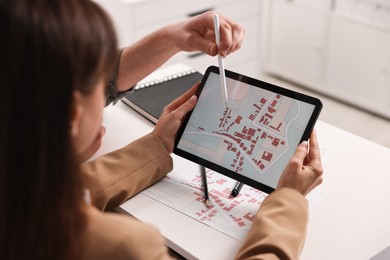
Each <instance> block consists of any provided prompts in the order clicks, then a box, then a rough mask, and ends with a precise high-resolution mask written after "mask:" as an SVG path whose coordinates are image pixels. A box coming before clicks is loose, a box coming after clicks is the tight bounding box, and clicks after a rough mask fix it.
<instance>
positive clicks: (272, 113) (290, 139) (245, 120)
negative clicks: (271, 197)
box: [178, 73, 315, 188]
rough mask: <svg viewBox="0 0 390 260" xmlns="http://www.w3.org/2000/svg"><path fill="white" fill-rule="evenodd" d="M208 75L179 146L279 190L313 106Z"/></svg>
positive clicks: (212, 74) (235, 81)
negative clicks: (224, 96)
mask: <svg viewBox="0 0 390 260" xmlns="http://www.w3.org/2000/svg"><path fill="white" fill-rule="evenodd" d="M227 89H228V97H229V100H228V105H227V106H225V103H224V102H223V101H222V96H221V90H220V87H219V75H217V74H215V73H210V76H209V79H208V81H207V82H206V84H205V86H204V89H203V90H202V94H201V96H200V98H199V100H198V102H197V105H196V107H195V108H194V110H193V112H192V115H191V118H190V119H189V121H188V123H187V126H186V128H185V130H184V132H183V135H182V137H181V139H180V142H179V143H178V148H180V149H181V150H184V151H188V152H190V153H192V154H195V155H196V156H199V157H201V158H203V159H206V160H208V161H211V162H213V163H215V164H218V165H221V166H223V167H225V168H227V169H230V170H231V171H233V172H235V173H237V174H241V175H244V176H246V177H248V178H251V179H253V180H255V181H258V182H261V183H264V184H266V185H268V186H270V187H273V188H275V187H276V185H277V182H278V180H279V177H280V175H281V173H282V172H283V169H284V168H285V166H286V165H287V163H288V161H289V160H290V158H291V156H292V155H293V153H294V152H295V149H296V147H297V145H298V144H299V141H300V140H301V138H302V135H303V132H304V130H305V127H306V125H307V123H308V121H309V120H310V116H311V114H312V112H313V110H314V108H315V107H314V105H311V104H308V103H306V102H303V101H298V100H294V99H292V98H290V97H286V96H283V95H281V94H277V93H274V92H271V91H268V90H265V89H261V88H258V87H254V86H251V85H249V84H247V83H244V82H240V81H237V80H233V79H231V78H227Z"/></svg>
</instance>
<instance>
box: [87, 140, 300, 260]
mask: <svg viewBox="0 0 390 260" xmlns="http://www.w3.org/2000/svg"><path fill="white" fill-rule="evenodd" d="M172 167H173V166H172V158H171V157H170V155H169V154H168V152H167V151H166V149H165V148H164V146H163V145H162V144H161V142H160V140H159V139H158V138H157V137H155V136H154V135H153V134H148V135H146V136H144V137H142V138H141V139H139V140H137V141H135V142H133V143H131V144H129V145H127V146H126V147H124V148H122V149H120V150H117V151H114V152H112V153H109V154H106V155H103V156H102V157H100V158H98V159H96V160H95V161H92V162H89V163H85V164H84V165H83V177H84V179H85V183H86V186H87V187H86V188H88V189H89V190H90V192H91V199H92V204H93V206H92V205H89V206H87V209H86V212H87V228H86V234H85V246H84V247H83V248H84V249H83V259H96V260H97V259H148V260H150V259H171V256H170V255H169V254H168V250H167V247H166V245H165V240H164V238H163V237H162V236H161V235H160V234H159V232H158V230H157V229H156V228H155V227H153V226H151V225H148V224H145V223H142V222H140V221H138V220H136V219H134V218H132V217H130V216H122V215H119V214H116V213H103V212H102V211H103V210H110V209H113V208H115V207H117V206H119V205H120V204H121V203H123V202H124V201H126V200H127V199H129V198H130V197H132V196H134V195H135V194H137V193H138V192H140V191H141V190H143V189H145V188H146V187H148V186H150V185H152V184H153V183H155V182H156V181H158V180H160V179H161V178H162V177H164V176H165V175H166V174H167V173H168V172H170V171H171V170H172ZM156 217H158V216H156ZM307 222H308V203H307V201H306V199H305V198H304V197H303V196H302V195H301V194H299V193H298V192H296V191H294V190H292V189H288V188H283V189H280V190H278V191H275V192H273V193H271V194H270V195H269V196H268V197H267V198H266V199H265V200H264V202H263V203H262V205H261V207H260V209H259V211H258V213H257V215H256V217H255V219H254V222H253V225H252V228H251V229H250V231H249V233H248V236H247V238H246V239H245V241H244V242H243V244H242V247H241V248H240V250H239V251H238V252H237V255H236V256H234V255H232V259H299V255H300V252H301V250H302V247H303V244H304V239H305V234H306V226H307Z"/></svg>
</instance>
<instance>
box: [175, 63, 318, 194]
mask: <svg viewBox="0 0 390 260" xmlns="http://www.w3.org/2000/svg"><path fill="white" fill-rule="evenodd" d="M210 73H215V74H217V75H219V68H218V67H216V66H210V67H208V68H207V70H206V72H205V74H204V76H203V78H202V81H201V84H200V86H199V88H198V90H197V92H196V96H197V97H199V96H200V95H201V93H202V90H203V87H204V86H205V83H206V81H207V79H208V77H209V75H210ZM225 75H226V77H227V78H230V79H233V80H238V81H240V82H243V83H246V84H249V85H251V86H254V87H258V88H261V89H265V90H268V91H271V92H274V93H277V94H280V95H283V96H286V97H290V98H293V99H295V100H298V101H302V102H306V103H309V104H311V105H314V110H313V113H312V115H311V117H310V119H309V122H308V124H307V126H306V128H305V131H304V132H303V135H302V138H301V140H300V142H299V143H301V142H302V141H304V140H308V139H309V136H310V133H311V131H312V130H313V127H314V125H315V123H316V121H317V119H318V117H319V114H320V112H321V109H322V102H321V101H320V100H319V99H318V98H315V97H312V96H308V95H305V94H302V93H299V92H296V91H293V90H289V89H286V88H283V87H280V86H276V85H273V84H270V83H268V82H264V81H261V80H258V79H254V78H251V77H248V76H245V75H242V74H239V73H236V72H233V71H229V70H225ZM192 112H193V110H191V111H190V112H189V113H188V114H187V115H186V116H185V118H184V120H183V123H182V124H181V126H180V128H179V130H178V133H177V136H176V139H175V146H174V149H173V153H174V154H176V155H179V156H181V157H183V158H186V159H188V160H190V161H192V162H195V163H198V164H200V165H203V166H204V167H207V168H209V169H211V170H214V171H216V172H218V173H221V174H223V175H225V176H227V177H229V178H232V179H235V180H237V181H240V182H243V183H245V184H247V185H249V186H252V187H254V188H256V189H259V190H261V191H263V192H266V193H271V192H272V191H274V190H275V188H273V187H270V186H268V185H266V184H263V183H260V182H258V181H255V180H253V179H250V178H248V177H246V176H244V175H241V174H237V173H236V172H234V171H232V170H230V169H227V168H224V167H222V166H221V165H218V164H215V163H213V162H210V161H208V160H205V159H203V158H200V157H198V156H196V155H194V154H191V153H189V152H187V151H184V150H181V149H180V148H178V147H177V146H178V144H179V141H180V139H181V137H182V135H183V133H184V129H185V128H186V126H187V123H188V121H189V119H190V118H191V115H192Z"/></svg>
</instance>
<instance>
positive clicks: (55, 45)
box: [0, 0, 117, 259]
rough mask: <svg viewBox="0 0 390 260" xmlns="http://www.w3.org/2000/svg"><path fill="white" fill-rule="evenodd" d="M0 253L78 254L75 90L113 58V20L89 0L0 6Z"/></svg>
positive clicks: (104, 71)
mask: <svg viewBox="0 0 390 260" xmlns="http://www.w3.org/2000/svg"><path fill="white" fill-rule="evenodd" d="M0 35H1V38H2V39H1V40H0V52H1V53H0V68H1V69H0V86H1V93H0V120H1V121H0V208H1V212H2V213H1V217H0V259H77V258H79V257H80V256H81V254H82V235H83V228H84V226H85V215H84V213H83V210H84V201H83V186H82V181H81V176H80V169H79V162H78V160H77V158H76V156H75V150H74V147H73V145H72V139H71V133H70V120H71V105H72V98H73V91H74V90H76V89H77V90H79V91H80V92H81V93H82V94H83V95H88V94H90V93H91V92H92V91H93V89H94V88H95V86H96V83H97V82H98V80H100V79H101V78H102V77H103V78H104V79H105V80H108V79H109V77H110V76H111V73H112V68H113V66H114V64H115V59H116V53H117V50H116V47H117V46H116V38H115V33H114V30H113V26H112V24H111V21H110V20H109V19H108V17H107V15H106V14H105V13H104V12H103V11H102V10H101V8H99V7H98V6H97V5H96V4H94V3H93V2H91V1H86V0H64V1H53V0H28V1H25V0H20V1H18V0H13V1H1V3H0Z"/></svg>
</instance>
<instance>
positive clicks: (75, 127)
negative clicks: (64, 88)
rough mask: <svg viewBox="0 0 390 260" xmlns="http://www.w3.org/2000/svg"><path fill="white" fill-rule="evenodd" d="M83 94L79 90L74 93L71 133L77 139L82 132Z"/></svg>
mask: <svg viewBox="0 0 390 260" xmlns="http://www.w3.org/2000/svg"><path fill="white" fill-rule="evenodd" d="M81 97H82V96H81V93H80V91H78V90H75V91H74V92H73V102H72V114H71V119H70V131H71V132H70V133H71V135H72V137H73V138H76V137H77V136H78V134H79V131H80V122H81V118H82V114H83V106H82V98H81Z"/></svg>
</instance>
